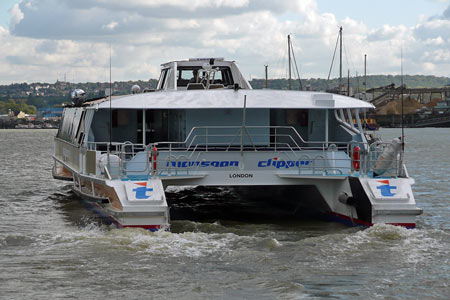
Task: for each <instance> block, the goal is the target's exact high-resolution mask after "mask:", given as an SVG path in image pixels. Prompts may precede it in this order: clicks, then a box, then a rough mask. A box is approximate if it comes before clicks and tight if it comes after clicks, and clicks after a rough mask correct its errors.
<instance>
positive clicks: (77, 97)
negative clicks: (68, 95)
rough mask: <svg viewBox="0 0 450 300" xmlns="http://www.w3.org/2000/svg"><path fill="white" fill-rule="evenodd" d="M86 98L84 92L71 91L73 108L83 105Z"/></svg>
mask: <svg viewBox="0 0 450 300" xmlns="http://www.w3.org/2000/svg"><path fill="white" fill-rule="evenodd" d="M85 98H86V92H85V91H83V90H82V89H75V90H73V91H72V102H73V104H74V105H75V106H80V105H81V104H83V102H84V99H85Z"/></svg>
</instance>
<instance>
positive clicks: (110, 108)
mask: <svg viewBox="0 0 450 300" xmlns="http://www.w3.org/2000/svg"><path fill="white" fill-rule="evenodd" d="M111 69H112V67H111V43H110V44H109V148H111V144H112V107H111V106H112V105H111V100H112V76H111V73H112V71H111Z"/></svg>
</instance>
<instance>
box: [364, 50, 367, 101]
mask: <svg viewBox="0 0 450 300" xmlns="http://www.w3.org/2000/svg"><path fill="white" fill-rule="evenodd" d="M366 91H367V54H364V100H367V96H366Z"/></svg>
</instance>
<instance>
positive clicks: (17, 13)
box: [9, 3, 24, 28]
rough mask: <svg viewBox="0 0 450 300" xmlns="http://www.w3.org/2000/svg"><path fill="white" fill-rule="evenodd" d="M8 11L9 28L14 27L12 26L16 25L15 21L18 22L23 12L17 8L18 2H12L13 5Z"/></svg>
mask: <svg viewBox="0 0 450 300" xmlns="http://www.w3.org/2000/svg"><path fill="white" fill-rule="evenodd" d="M9 13H10V15H11V19H10V22H9V28H14V26H16V24H17V23H19V22H20V21H21V20H22V19H23V17H24V15H23V12H22V11H21V10H20V8H19V4H17V3H16V4H14V6H13V7H12V8H11V9H10V10H9Z"/></svg>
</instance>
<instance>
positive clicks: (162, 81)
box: [156, 69, 169, 90]
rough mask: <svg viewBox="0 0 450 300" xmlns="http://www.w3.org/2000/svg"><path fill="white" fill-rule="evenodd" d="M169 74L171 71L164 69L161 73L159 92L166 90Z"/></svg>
mask: <svg viewBox="0 0 450 300" xmlns="http://www.w3.org/2000/svg"><path fill="white" fill-rule="evenodd" d="M168 72H169V69H163V70H162V71H161V75H160V76H159V81H158V86H157V88H156V89H157V90H162V89H164V86H165V83H166V80H167V77H168V76H167V73H168Z"/></svg>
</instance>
